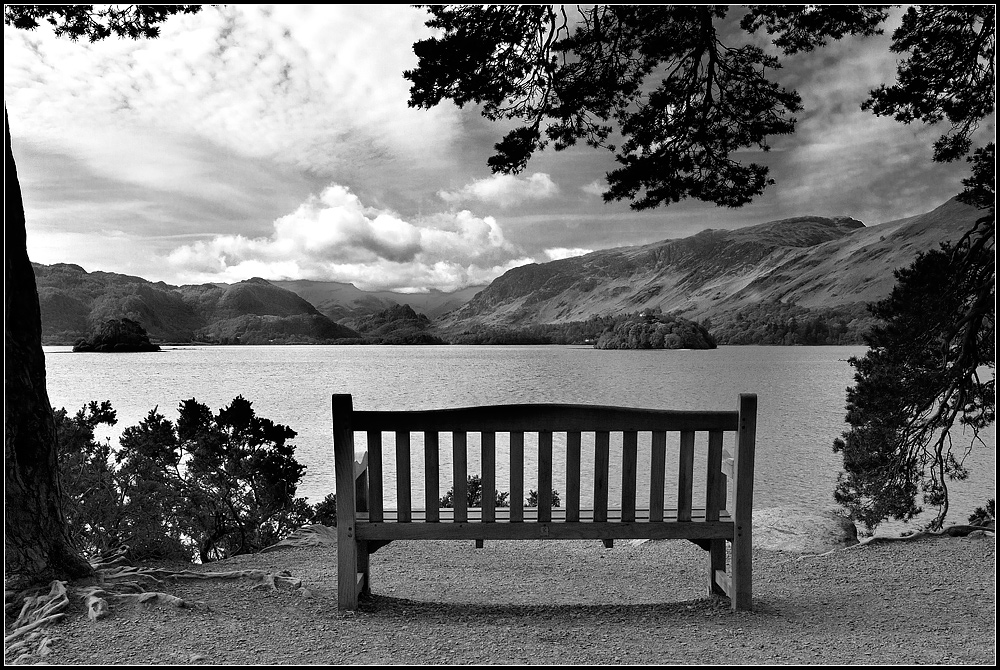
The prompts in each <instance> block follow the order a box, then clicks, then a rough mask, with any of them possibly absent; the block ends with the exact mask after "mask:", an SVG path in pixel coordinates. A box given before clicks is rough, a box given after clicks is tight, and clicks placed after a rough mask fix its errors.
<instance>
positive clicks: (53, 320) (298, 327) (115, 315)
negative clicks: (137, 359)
mask: <svg viewBox="0 0 1000 670" xmlns="http://www.w3.org/2000/svg"><path fill="white" fill-rule="evenodd" d="M32 266H33V268H34V270H35V281H36V282H37V284H38V298H39V303H40V305H41V313H42V342H43V343H44V344H74V343H75V342H76V341H77V340H79V339H81V338H86V337H88V336H89V335H90V334H91V333H93V332H94V331H95V330H96V329H97V328H98V327H99V326H100V324H102V323H104V322H106V321H109V320H112V319H125V318H127V319H131V320H133V321H136V322H138V323H139V324H141V325H142V327H143V328H144V329H145V330H146V332H147V333H149V337H150V339H151V340H152V341H153V342H160V343H163V342H209V343H245V344H250V343H254V344H260V343H268V342H273V343H289V344H291V343H324V342H333V341H336V340H341V339H344V338H357V337H359V335H358V333H357V332H355V331H354V330H351V329H350V328H347V327H345V326H341V325H340V324H337V323H335V322H334V321H332V320H331V319H329V318H328V317H326V316H324V315H322V314H320V313H319V311H318V310H317V309H316V308H315V307H313V306H312V305H311V304H309V303H308V302H307V301H305V300H303V299H302V298H300V297H299V296H297V295H295V294H294V293H292V292H291V291H286V290H284V289H281V288H279V287H277V286H274V285H273V284H270V283H269V282H267V281H265V280H263V279H259V278H255V279H249V280H247V281H243V282H239V283H237V284H231V285H226V286H223V287H220V286H216V285H214V284H200V285H186V286H171V285H169V284H165V283H163V282H156V283H153V282H150V281H147V280H145V279H142V278H140V277H132V276H129V275H121V274H115V273H112V272H87V271H86V270H84V269H83V268H81V267H80V266H78V265H69V264H56V265H40V264H37V263H33V264H32Z"/></svg>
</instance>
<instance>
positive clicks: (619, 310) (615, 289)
mask: <svg viewBox="0 0 1000 670" xmlns="http://www.w3.org/2000/svg"><path fill="white" fill-rule="evenodd" d="M977 215H978V214H977V210H975V209H974V208H972V207H970V206H968V205H964V204H962V203H959V202H957V201H956V200H954V199H952V200H949V201H947V202H946V203H944V204H942V205H941V206H939V207H937V208H935V209H934V210H932V211H931V212H927V213H925V214H922V215H918V216H913V217H907V218H905V219H899V220H896V221H891V222H888V223H884V224H879V225H875V226H865V225H864V224H863V223H862V222H860V221H858V220H856V219H852V218H850V217H845V216H838V217H819V216H801V217H792V218H786V219H781V220H777V221H770V222H765V223H762V224H757V225H753V226H746V227H743V228H738V229H734V230H720V229H706V230H703V231H701V232H699V233H697V234H695V235H691V236H688V237H684V238H676V239H665V240H662V241H659V242H653V243H650V244H645V245H637V246H626V247H618V248H615V249H603V250H598V251H594V252H590V253H588V254H586V255H583V256H575V257H570V258H565V259H560V260H555V261H550V262H547V263H533V264H528V265H524V266H519V267H516V268H513V269H511V270H509V271H507V272H505V273H504V274H503V275H501V276H499V277H497V278H496V279H495V280H493V282H491V283H490V284H489V285H488V286H486V287H469V288H466V289H462V290H460V291H456V292H453V293H445V292H441V291H430V292H428V293H424V294H402V293H395V292H389V291H362V290H360V289H358V288H357V287H355V286H354V285H352V284H346V283H342V282H329V281H317V280H275V281H271V280H265V279H262V278H259V277H255V278H252V279H249V280H246V281H243V282H237V283H235V284H201V285H192V284H187V285H181V286H171V285H169V284H166V283H164V282H151V281H149V280H145V279H143V278H141V277H134V276H130V275H121V274H116V273H109V272H103V271H95V272H90V273H88V272H87V271H86V270H84V269H83V268H82V267H80V266H78V265H73V264H65V263H59V264H54V265H41V264H35V263H33V264H32V265H33V267H34V268H35V272H36V281H37V283H38V291H39V300H40V303H41V307H42V325H43V342H44V343H46V344H57V343H58V344H72V343H74V342H75V341H76V339H78V338H80V337H84V336H86V334H87V333H88V332H90V331H92V330H93V329H94V328H95V327H96V326H97V325H99V324H100V323H101V322H102V320H104V319H110V318H123V317H127V318H132V319H134V320H136V321H138V322H139V323H141V324H142V325H143V327H144V328H145V329H146V330H147V332H148V333H149V335H150V337H151V339H153V341H159V342H214V343H241V344H247V343H329V342H347V341H361V340H362V339H363V332H362V331H364V330H365V329H366V328H368V329H373V330H378V331H379V334H378V336H377V337H378V338H381V339H379V340H378V341H393V336H392V334H391V331H392V326H391V323H389V322H387V321H386V320H385V318H384V317H379V318H378V319H374V320H372V317H373V316H375V315H378V314H380V313H383V312H386V311H387V310H388V311H389V312H390V313H392V314H394V317H393V318H397V319H400V320H401V322H400V326H399V328H401V329H405V330H407V331H412V332H413V333H417V332H418V331H419V332H421V333H425V334H427V335H429V336H432V337H433V338H437V339H436V340H435V339H432V337H426V338H424V339H425V340H426V341H456V340H461V341H470V340H469V337H472V340H471V341H476V339H475V334H476V333H484V332H487V331H490V330H497V329H501V330H504V331H506V332H516V331H524V332H527V331H530V330H531V329H535V330H537V329H538V328H540V327H542V326H566V325H567V324H574V323H582V322H587V321H588V320H592V319H596V318H604V317H609V316H613V315H624V314H638V313H640V312H642V311H644V310H651V309H656V310H659V311H661V312H663V313H675V314H678V315H680V316H682V317H684V318H687V319H692V320H696V321H699V322H707V323H709V324H712V329H713V333H714V334H716V335H718V333H719V332H721V333H723V334H724V336H723V337H722V338H720V342H727V341H728V342H744V341H758V342H760V341H761V340H762V339H763V340H766V343H779V344H780V343H785V344H795V343H835V342H836V341H840V340H839V339H838V338H841V339H842V338H843V337H847V339H849V340H852V341H857V339H858V337H859V336H858V333H859V332H860V330H862V329H863V327H865V325H866V324H865V322H864V319H865V318H866V311H865V309H864V305H865V304H867V303H868V302H871V301H873V300H878V299H880V298H882V297H885V296H886V295H888V293H889V291H890V290H891V288H892V285H893V284H894V277H893V274H892V271H893V270H894V269H896V268H898V267H902V266H904V265H907V264H909V263H910V262H912V260H913V258H915V256H916V254H917V253H919V252H921V251H927V250H929V249H931V248H934V247H936V246H937V245H938V244H939V243H940V242H943V241H946V240H951V239H955V238H957V237H958V236H959V235H960V234H961V233H962V232H964V230H966V229H967V228H968V227H969V226H970V225H971V223H972V222H973V221H974V220H975V218H976V217H977ZM401 305H406V306H407V307H408V308H409V312H408V313H407V312H406V311H398V310H397V311H396V312H392V310H396V309H397V308H398V307H400V306H401ZM775 319H784V322H783V323H779V324H777V330H778V331H782V332H781V333H778V335H780V336H781V337H777V336H776V335H774V334H773V333H772V335H771V336H769V337H767V338H762V337H761V335H760V333H758V334H756V335H754V333H753V332H752V331H753V330H754V328H756V327H751V328H749V329H748V328H742V329H740V328H737V327H736V326H737V325H738V324H741V323H743V324H744V325H745V323H746V322H748V321H750V322H755V321H760V322H761V323H764V324H767V323H770V324H771V326H775V323H776V322H775ZM789 320H793V321H795V322H796V327H798V323H799V321H802V322H806V321H809V322H811V323H813V326H814V327H813V330H812V331H811V332H810V333H809V334H803V333H799V335H801V337H800V336H799V335H796V334H795V332H794V331H795V328H791V329H789V326H788V321H789ZM817 320H818V321H817ZM390 321H391V319H390ZM819 322H823V323H825V327H834V328H833V330H834V331H837V332H834V333H833V334H832V335H829V336H827V339H830V338H832V339H833V340H834V342H829V341H827V342H823V341H819V342H817V341H816V340H817V339H818V338H817V336H816V335H815V331H816V329H817V328H818V327H819V326H818V325H816V324H817V323H819ZM376 323H377V325H373V324H376ZM838 324H839V325H838ZM359 327H360V330H359ZM771 330H772V331H773V330H775V328H774V327H772V328H771ZM716 331H718V332H716ZM845 333H848V334H847V335H845ZM786 336H787V337H786ZM420 337H424V335H421V336H420ZM462 337H465V339H464V340H462ZM776 339H780V341H775V340H776ZM820 339H821V338H820ZM803 340H805V341H803Z"/></svg>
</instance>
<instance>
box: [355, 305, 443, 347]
mask: <svg viewBox="0 0 1000 670" xmlns="http://www.w3.org/2000/svg"><path fill="white" fill-rule="evenodd" d="M349 323H350V324H351V326H352V327H353V328H354V329H355V330H357V331H358V332H359V333H361V335H362V336H363V337H364V338H365V340H367V341H370V342H372V343H375V344H447V342H445V341H444V340H442V339H441V338H440V337H438V336H437V335H435V334H434V333H433V332H432V329H431V320H430V319H428V318H427V317H426V316H425V315H423V314H417V313H416V312H414V311H413V308H412V307H410V306H409V305H393V306H392V307H390V308H388V309H385V310H382V311H381V312H377V313H375V314H370V315H368V316H362V317H360V318H358V319H356V320H354V321H351V322H349Z"/></svg>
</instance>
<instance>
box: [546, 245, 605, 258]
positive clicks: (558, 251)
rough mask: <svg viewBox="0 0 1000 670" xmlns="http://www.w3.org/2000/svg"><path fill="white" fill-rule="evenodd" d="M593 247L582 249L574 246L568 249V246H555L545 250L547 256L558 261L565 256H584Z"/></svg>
mask: <svg viewBox="0 0 1000 670" xmlns="http://www.w3.org/2000/svg"><path fill="white" fill-rule="evenodd" d="M591 251H593V249H581V248H573V249H567V248H566V247H553V248H551V249H546V250H545V257H546V258H548V260H550V261H558V260H562V259H563V258H572V257H573V256H583V255H585V254H589V253H590V252H591Z"/></svg>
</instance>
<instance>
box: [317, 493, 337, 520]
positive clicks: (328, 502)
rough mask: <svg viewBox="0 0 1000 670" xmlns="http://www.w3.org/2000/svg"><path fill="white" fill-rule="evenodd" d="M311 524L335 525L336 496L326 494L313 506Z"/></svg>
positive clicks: (334, 494)
mask: <svg viewBox="0 0 1000 670" xmlns="http://www.w3.org/2000/svg"><path fill="white" fill-rule="evenodd" d="M313 523H321V524H323V525H324V526H336V525H337V494H336V493H327V494H326V497H325V498H323V500H321V501H320V502H318V503H316V504H315V505H313Z"/></svg>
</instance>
